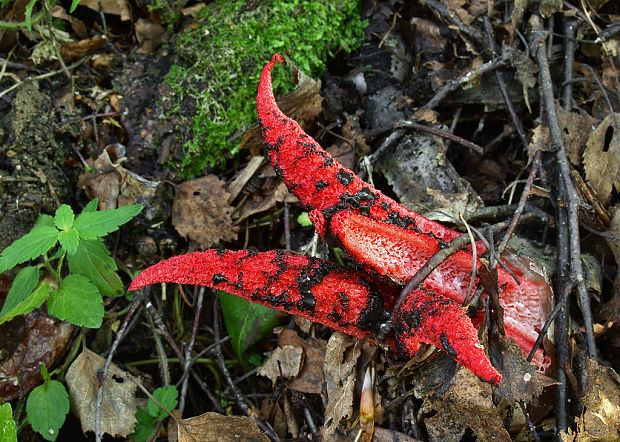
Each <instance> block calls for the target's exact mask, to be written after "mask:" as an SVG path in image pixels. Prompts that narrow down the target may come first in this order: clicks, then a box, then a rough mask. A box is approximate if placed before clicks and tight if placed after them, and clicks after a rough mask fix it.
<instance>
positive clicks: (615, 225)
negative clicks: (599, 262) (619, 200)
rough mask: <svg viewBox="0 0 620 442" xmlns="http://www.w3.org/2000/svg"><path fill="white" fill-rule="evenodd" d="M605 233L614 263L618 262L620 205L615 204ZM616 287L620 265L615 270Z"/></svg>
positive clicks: (619, 249)
mask: <svg viewBox="0 0 620 442" xmlns="http://www.w3.org/2000/svg"><path fill="white" fill-rule="evenodd" d="M607 233H608V234H609V235H610V236H608V237H606V241H607V244H608V245H609V248H610V249H611V252H612V253H613V254H614V258H615V260H616V265H618V264H620V206H615V207H614V211H613V216H612V218H611V223H610V225H609V229H608V230H607ZM615 280H616V287H620V285H619V284H620V266H619V267H618V270H617V271H616V278H615Z"/></svg>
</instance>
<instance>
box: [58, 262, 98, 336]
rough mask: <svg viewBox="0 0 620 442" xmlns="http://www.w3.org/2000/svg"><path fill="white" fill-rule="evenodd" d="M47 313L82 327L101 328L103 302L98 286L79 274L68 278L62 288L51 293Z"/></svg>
mask: <svg viewBox="0 0 620 442" xmlns="http://www.w3.org/2000/svg"><path fill="white" fill-rule="evenodd" d="M47 311H48V312H49V313H50V314H51V315H54V316H56V317H57V318H58V319H62V320H66V321H67V322H70V323H72V324H75V325H78V326H80V327H88V328H99V327H101V323H102V322H103V300H102V299H101V294H100V293H99V291H98V290H97V286H96V285H95V284H93V283H92V282H91V281H90V280H89V279H88V278H87V277H85V276H82V275H77V274H71V275H69V276H67V277H66V278H65V279H63V280H62V283H61V286H60V288H58V289H57V290H54V291H53V292H52V293H50V295H49V299H48V300H47Z"/></svg>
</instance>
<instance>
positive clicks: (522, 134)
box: [483, 16, 529, 254]
mask: <svg viewBox="0 0 620 442" xmlns="http://www.w3.org/2000/svg"><path fill="white" fill-rule="evenodd" d="M483 20H484V29H485V31H486V33H487V39H488V43H489V49H490V50H491V55H493V57H494V58H495V57H497V49H496V47H495V40H494V39H493V27H492V26H491V19H489V17H488V16H485V17H484V19H483ZM495 77H496V78H497V84H498V85H499V90H500V92H501V93H502V97H503V98H504V103H506V108H507V109H508V113H509V114H510V118H512V122H513V124H514V126H515V129H516V130H517V134H518V135H519V139H520V140H521V145H522V146H523V150H524V151H525V152H527V148H528V146H529V141H528V139H527V137H526V136H525V132H524V131H523V125H522V124H521V120H520V119H519V116H518V115H517V112H516V111H515V108H514V106H513V105H512V101H511V100H510V95H508V91H507V90H506V83H505V81H504V76H503V75H502V73H501V72H500V71H499V70H497V71H495ZM524 93H527V92H524ZM526 98H527V97H526ZM499 253H500V254H501V251H500V252H499Z"/></svg>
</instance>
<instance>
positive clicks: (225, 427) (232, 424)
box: [172, 412, 269, 442]
mask: <svg viewBox="0 0 620 442" xmlns="http://www.w3.org/2000/svg"><path fill="white" fill-rule="evenodd" d="M172 427H174V425H173V426H172ZM176 427H177V435H178V441H179V442H195V441H199V440H204V441H207V440H218V441H237V440H238V441H245V440H247V441H256V442H269V438H268V437H267V436H266V435H265V434H264V433H263V432H262V431H260V429H259V428H258V424H257V423H256V422H255V421H254V419H252V418H250V417H234V416H222V415H221V414H218V413H214V412H208V413H204V414H201V415H200V416H195V417H190V418H188V419H183V420H181V421H179V425H177V426H176Z"/></svg>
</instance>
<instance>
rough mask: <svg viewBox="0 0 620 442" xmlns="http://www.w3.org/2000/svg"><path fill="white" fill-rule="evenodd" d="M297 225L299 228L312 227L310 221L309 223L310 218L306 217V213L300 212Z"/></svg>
mask: <svg viewBox="0 0 620 442" xmlns="http://www.w3.org/2000/svg"><path fill="white" fill-rule="evenodd" d="M297 224H299V225H300V226H301V227H310V226H311V225H312V221H310V217H309V216H308V212H301V213H300V214H299V216H298V217H297Z"/></svg>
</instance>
